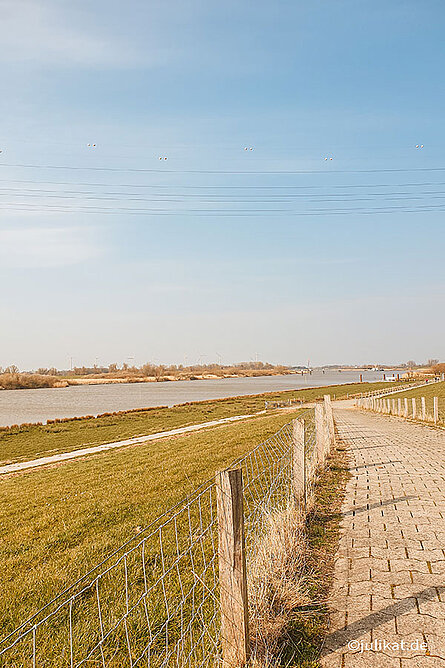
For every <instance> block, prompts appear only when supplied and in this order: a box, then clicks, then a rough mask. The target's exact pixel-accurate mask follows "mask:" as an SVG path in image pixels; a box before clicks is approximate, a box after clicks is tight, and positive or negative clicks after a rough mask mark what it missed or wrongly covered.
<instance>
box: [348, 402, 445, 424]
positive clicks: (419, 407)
mask: <svg viewBox="0 0 445 668" xmlns="http://www.w3.org/2000/svg"><path fill="white" fill-rule="evenodd" d="M417 399H418V397H411V398H410V399H409V398H408V397H398V398H397V400H396V399H386V398H383V397H363V398H360V399H358V400H357V401H356V406H358V407H359V408H363V409H365V410H368V411H373V412H375V413H384V414H386V415H397V416H398V417H403V418H405V419H408V418H409V419H411V420H421V421H422V422H432V423H433V424H438V423H439V422H443V421H444V420H443V418H442V415H441V414H440V412H439V397H432V405H431V408H430V406H428V403H427V400H426V397H424V396H422V397H420V404H419V403H418V402H417ZM441 418H442V419H441Z"/></svg>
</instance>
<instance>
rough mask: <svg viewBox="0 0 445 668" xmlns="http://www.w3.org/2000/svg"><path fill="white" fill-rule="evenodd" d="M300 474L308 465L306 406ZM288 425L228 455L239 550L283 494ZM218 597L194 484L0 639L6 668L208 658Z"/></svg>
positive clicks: (205, 512)
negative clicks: (238, 506)
mask: <svg viewBox="0 0 445 668" xmlns="http://www.w3.org/2000/svg"><path fill="white" fill-rule="evenodd" d="M299 417H304V418H305V420H306V425H307V427H306V429H307V432H306V433H307V439H306V451H307V453H306V462H307V473H306V475H307V479H308V480H312V479H313V477H314V471H315V457H316V448H315V433H314V426H313V425H314V421H313V410H306V411H305V412H304V413H303V414H301V415H300V416H299ZM292 444H293V439H292V424H288V425H285V426H284V427H283V428H282V429H280V431H278V432H277V433H276V434H275V435H274V436H272V437H271V438H269V439H267V440H266V441H265V442H263V443H261V444H260V445H258V446H257V447H255V448H254V449H253V450H252V451H250V452H249V453H248V454H247V455H245V456H243V457H241V458H240V459H238V460H237V461H235V462H234V463H233V464H232V466H231V467H230V468H235V467H236V468H239V467H241V468H242V470H243V481H244V517H245V520H244V521H245V529H246V548H247V555H248V558H249V555H250V554H251V553H252V552H253V551H254V550H255V545H256V542H257V541H258V540H259V539H260V537H261V535H262V533H263V531H264V518H265V514H266V511H273V510H274V509H275V508H281V507H283V506H284V505H285V504H286V503H287V502H288V500H289V498H290V495H291V494H292ZM219 661H220V604H219V582H218V526H217V515H216V487H215V483H214V481H213V480H211V481H208V482H206V483H204V484H203V485H202V486H201V487H200V488H199V489H197V490H196V491H195V492H194V493H193V494H192V495H191V496H189V497H188V498H187V499H185V500H184V501H182V502H181V503H179V504H177V505H176V506H175V507H173V508H171V509H169V510H168V511H167V512H165V513H164V514H163V515H162V516H160V517H159V518H157V519H156V520H155V521H154V522H153V523H152V524H151V525H150V526H148V527H147V528H146V529H144V530H143V531H141V533H140V534H138V535H137V536H136V537H134V538H132V539H131V540H130V541H128V542H127V543H126V544H125V545H123V546H121V547H120V548H119V549H118V550H116V551H115V552H114V553H113V554H112V555H110V556H109V557H107V559H105V560H104V561H103V562H101V563H100V564H98V565H97V566H96V567H95V568H94V569H92V570H91V571H90V572H89V573H87V574H86V575H85V576H83V577H82V578H81V579H79V580H77V581H76V582H75V583H73V584H72V585H71V586H69V587H68V588H67V589H65V590H64V591H63V592H61V593H60V594H59V595H58V596H57V597H56V598H54V599H53V600H52V601H50V602H49V603H48V604H47V605H46V606H44V607H43V608H42V609H41V610H40V611H39V612H37V613H36V614H35V615H33V616H32V617H30V618H29V619H27V620H26V621H25V622H24V623H23V624H21V625H20V626H19V627H18V628H16V629H15V630H14V631H13V632H12V633H10V634H9V635H8V636H7V637H6V638H4V639H3V640H2V642H1V643H0V665H1V666H8V668H24V667H27V666H32V667H33V668H50V667H51V668H53V667H55V666H57V668H63V667H65V666H67V667H69V668H80V667H81V666H85V667H86V666H97V667H99V668H118V667H119V668H122V667H126V666H128V667H129V668H137V667H139V666H150V667H153V668H160V667H164V666H165V667H167V666H168V667H170V666H171V667H180V666H193V667H194V668H195V667H196V668H198V667H200V666H210V665H212V666H213V665H218V663H219Z"/></svg>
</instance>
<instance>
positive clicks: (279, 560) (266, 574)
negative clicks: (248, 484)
mask: <svg viewBox="0 0 445 668" xmlns="http://www.w3.org/2000/svg"><path fill="white" fill-rule="evenodd" d="M264 518H265V533H264V535H263V537H262V538H261V540H260V541H259V543H258V544H257V546H256V548H255V554H254V555H253V557H252V558H251V560H250V561H249V565H248V582H249V605H250V634H251V645H252V654H253V665H254V666H256V667H257V668H260V667H262V666H271V665H273V663H274V661H275V657H276V655H277V652H278V649H279V646H280V643H281V640H282V636H283V631H284V629H285V628H286V627H287V625H288V624H289V620H290V618H291V617H292V612H293V611H294V610H295V609H296V608H298V607H299V606H301V605H305V604H306V603H308V602H309V598H308V595H307V593H306V592H305V587H304V582H303V577H302V573H303V567H304V562H305V542H306V541H305V535H304V534H305V527H304V525H305V517H304V513H303V511H302V509H301V507H300V506H298V505H296V504H294V503H292V502H290V503H289V504H288V505H287V506H286V507H284V508H283V509H281V510H278V511H274V512H271V511H270V510H265V511H264Z"/></svg>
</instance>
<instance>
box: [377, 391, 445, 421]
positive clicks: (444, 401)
mask: <svg viewBox="0 0 445 668" xmlns="http://www.w3.org/2000/svg"><path fill="white" fill-rule="evenodd" d="M398 397H401V398H405V397H407V398H408V399H411V398H412V397H415V398H416V400H417V401H416V403H417V418H418V419H419V417H420V397H425V404H426V412H427V414H428V415H429V416H432V415H433V397H439V422H441V423H442V424H444V423H445V382H440V383H431V385H429V384H428V385H424V386H423V387H418V388H415V389H414V390H407V391H405V392H396V393H395V394H391V395H390V396H389V397H388V399H390V400H391V399H396V400H397V398H398ZM408 408H409V416H410V417H411V415H412V406H411V401H409V403H408Z"/></svg>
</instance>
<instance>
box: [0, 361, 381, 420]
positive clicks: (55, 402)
mask: <svg viewBox="0 0 445 668" xmlns="http://www.w3.org/2000/svg"><path fill="white" fill-rule="evenodd" d="M360 373H362V374H363V380H364V381H368V382H372V381H379V380H382V379H383V373H382V372H381V371H364V372H360V371H358V370H357V371H356V370H353V371H341V372H339V371H325V373H322V371H318V370H316V371H314V372H313V373H312V374H310V375H309V374H306V375H304V376H301V375H300V374H292V375H289V376H262V377H259V378H225V379H211V380H179V381H172V382H164V383H125V384H116V385H78V386H70V387H64V388H51V389H47V388H44V389H38V390H3V391H0V426H2V427H4V426H9V425H11V424H22V423H23V422H46V420H49V419H54V418H64V417H75V416H77V417H79V416H82V415H98V414H99V413H107V412H110V413H111V412H113V411H124V410H128V409H130V408H147V407H149V406H164V405H167V406H172V405H173V404H180V403H185V402H187V401H202V400H205V399H221V398H224V397H232V396H238V395H246V394H260V393H261V392H275V391H281V390H295V389H299V388H305V387H317V386H320V385H337V384H343V383H355V382H358V381H359V380H360Z"/></svg>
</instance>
